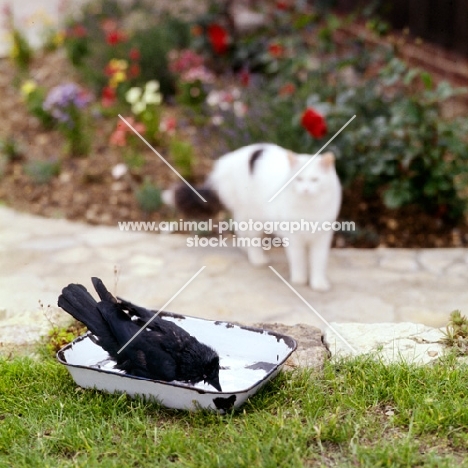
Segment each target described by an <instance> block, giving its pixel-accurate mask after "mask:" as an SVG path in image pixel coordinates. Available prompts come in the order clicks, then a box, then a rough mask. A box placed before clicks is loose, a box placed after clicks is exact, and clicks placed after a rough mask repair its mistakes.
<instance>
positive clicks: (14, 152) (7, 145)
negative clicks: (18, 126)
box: [0, 135, 23, 162]
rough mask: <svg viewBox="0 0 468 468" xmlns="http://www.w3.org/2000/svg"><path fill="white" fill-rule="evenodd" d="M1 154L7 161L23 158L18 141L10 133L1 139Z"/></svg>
mask: <svg viewBox="0 0 468 468" xmlns="http://www.w3.org/2000/svg"><path fill="white" fill-rule="evenodd" d="M0 155H2V156H3V157H4V158H5V159H6V161H7V162H12V161H19V160H21V158H22V157H23V152H22V150H21V147H20V145H19V143H18V141H17V140H16V139H15V138H14V137H13V136H11V135H10V136H9V137H7V138H4V139H1V140H0Z"/></svg>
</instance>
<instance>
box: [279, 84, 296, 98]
mask: <svg viewBox="0 0 468 468" xmlns="http://www.w3.org/2000/svg"><path fill="white" fill-rule="evenodd" d="M294 91H296V87H295V86H294V84H293V83H285V84H284V85H283V86H281V88H280V89H279V91H278V94H279V95H280V96H289V95H291V94H293V93H294Z"/></svg>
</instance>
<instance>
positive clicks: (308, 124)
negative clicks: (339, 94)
mask: <svg viewBox="0 0 468 468" xmlns="http://www.w3.org/2000/svg"><path fill="white" fill-rule="evenodd" d="M301 124H302V126H303V127H304V128H305V129H306V130H307V131H308V132H309V133H310V134H311V135H312V136H313V137H314V138H323V137H324V136H325V135H326V133H327V123H326V122H325V119H324V118H323V116H322V115H320V114H319V113H318V112H316V111H315V110H314V109H312V108H311V107H308V108H307V109H306V110H305V111H304V113H303V114H302V118H301Z"/></svg>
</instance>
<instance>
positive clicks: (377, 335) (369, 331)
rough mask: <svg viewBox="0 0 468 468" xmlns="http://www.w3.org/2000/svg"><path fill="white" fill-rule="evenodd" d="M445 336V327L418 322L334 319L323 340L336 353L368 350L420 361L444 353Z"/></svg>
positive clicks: (387, 360) (394, 358)
mask: <svg viewBox="0 0 468 468" xmlns="http://www.w3.org/2000/svg"><path fill="white" fill-rule="evenodd" d="M444 337H445V334H444V330H443V329H438V328H432V327H427V326H425V325H422V324H417V323H408V322H401V323H379V324H368V323H331V324H330V327H329V328H327V330H326V331H325V336H324V342H325V343H326V345H327V348H328V349H329V351H330V352H331V355H332V356H333V357H338V358H340V357H346V356H353V355H361V354H365V355H368V356H370V357H372V358H374V359H380V360H382V362H385V363H390V362H406V363H408V364H419V365H421V364H428V363H430V362H432V361H435V360H437V359H440V358H441V357H443V355H444V353H445V352H446V351H447V349H448V348H447V347H446V346H445V345H444V344H443V339H444ZM342 338H344V339H345V340H346V342H345V341H344V340H343V339H342Z"/></svg>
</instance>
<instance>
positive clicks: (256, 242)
mask: <svg viewBox="0 0 468 468" xmlns="http://www.w3.org/2000/svg"><path fill="white" fill-rule="evenodd" d="M241 235H242V237H243V238H244V242H245V245H246V248H247V257H248V259H249V262H250V263H251V264H252V265H255V266H263V265H266V264H267V263H268V256H267V255H266V253H265V251H264V250H263V248H262V247H261V243H262V238H263V233H262V232H257V231H245V232H242V233H241Z"/></svg>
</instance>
